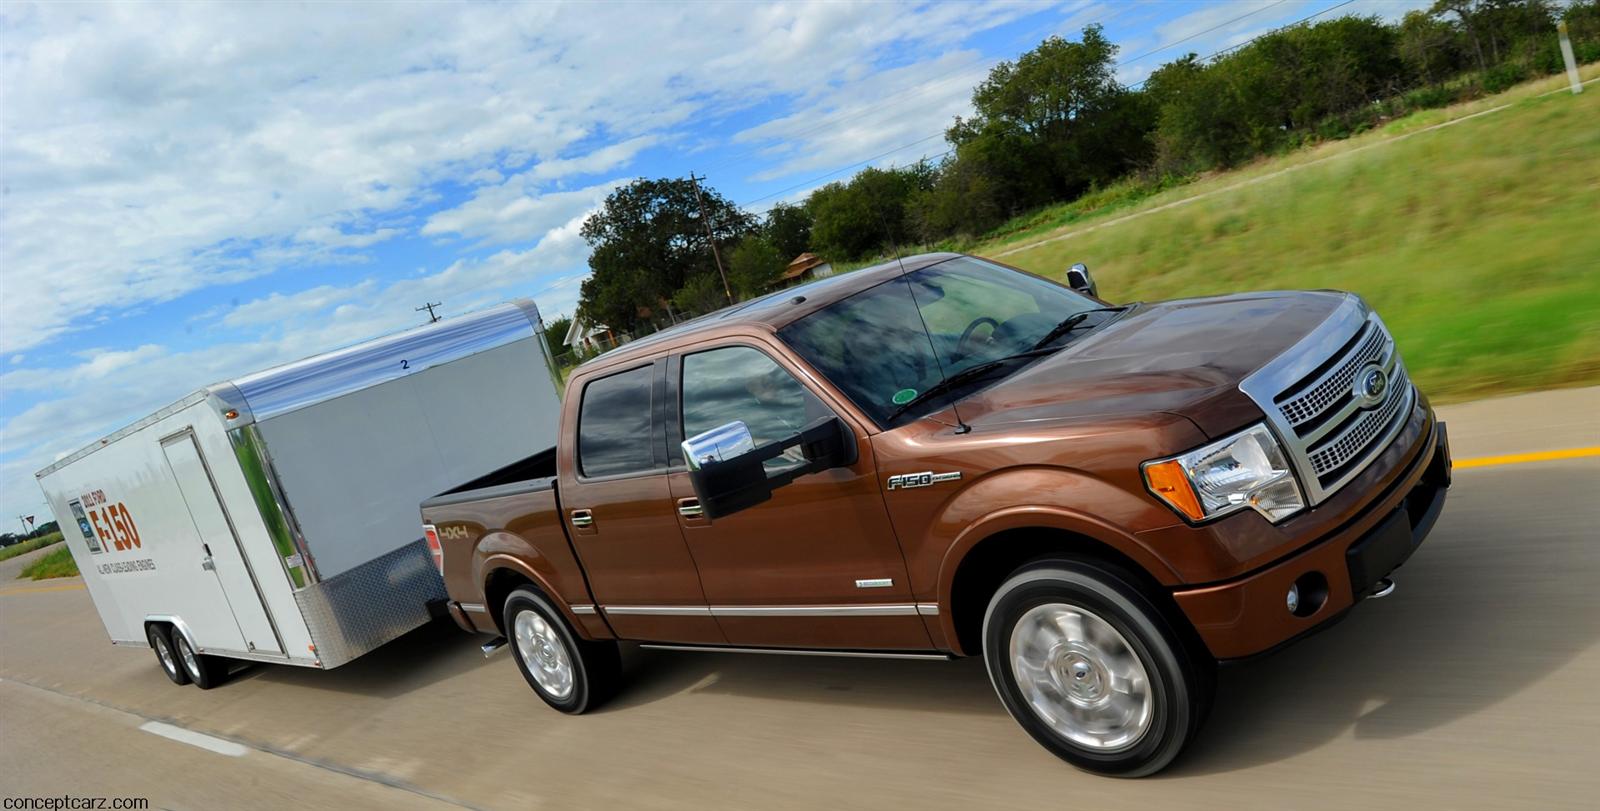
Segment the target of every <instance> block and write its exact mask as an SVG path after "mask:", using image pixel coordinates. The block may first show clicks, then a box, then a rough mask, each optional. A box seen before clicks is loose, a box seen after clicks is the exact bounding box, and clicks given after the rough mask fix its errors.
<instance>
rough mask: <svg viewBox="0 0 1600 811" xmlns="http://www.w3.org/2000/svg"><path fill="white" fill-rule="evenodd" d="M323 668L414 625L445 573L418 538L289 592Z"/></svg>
mask: <svg viewBox="0 0 1600 811" xmlns="http://www.w3.org/2000/svg"><path fill="white" fill-rule="evenodd" d="M294 599H295V602H297V603H299V604H300V613H301V614H302V615H304V616H305V621H306V627H307V628H309V629H310V631H311V639H312V641H313V642H314V643H316V646H317V656H318V658H319V659H321V660H322V666H323V667H324V668H335V667H338V666H339V665H342V664H344V663H346V662H348V661H350V660H351V659H354V658H356V657H357V656H360V655H361V654H363V653H366V652H367V651H370V650H372V649H373V648H376V647H378V646H379V645H382V644H383V643H385V642H388V641H390V640H392V639H395V638H396V637H399V636H400V635H401V634H404V633H406V632H407V631H410V630H412V629H414V628H418V627H420V626H422V625H423V624H424V623H426V622H427V621H428V620H429V619H430V614H429V613H428V603H429V602H431V601H434V600H443V599H445V589H444V579H443V578H441V577H439V572H438V570H436V569H434V568H433V559H432V557H431V556H430V555H429V554H428V547H427V546H426V545H425V544H424V543H423V541H422V540H421V539H418V540H417V542H416V543H411V544H406V545H405V546H402V547H400V548H399V549H396V550H394V551H393V552H390V553H388V554H386V555H383V556H381V557H377V558H374V559H372V560H370V561H368V562H366V563H364V564H362V565H360V566H357V567H356V568H354V569H351V570H350V571H347V572H344V573H342V574H340V575H338V576H336V577H332V578H329V579H327V580H324V581H322V582H320V583H315V584H313V585H310V586H307V587H305V588H303V589H301V590H299V591H297V592H295V594H294Z"/></svg>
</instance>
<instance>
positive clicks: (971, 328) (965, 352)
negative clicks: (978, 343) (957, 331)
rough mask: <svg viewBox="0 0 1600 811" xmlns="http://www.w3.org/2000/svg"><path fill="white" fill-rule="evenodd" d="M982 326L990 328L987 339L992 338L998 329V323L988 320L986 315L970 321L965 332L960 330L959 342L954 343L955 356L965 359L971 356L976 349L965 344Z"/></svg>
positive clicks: (991, 319)
mask: <svg viewBox="0 0 1600 811" xmlns="http://www.w3.org/2000/svg"><path fill="white" fill-rule="evenodd" d="M984 324H988V325H989V327H990V329H989V337H990V338H993V337H994V333H995V331H996V330H998V329H1000V322H999V321H996V320H994V319H993V318H990V317H989V316H987V315H983V316H979V317H977V318H974V319H972V323H971V324H968V325H967V328H966V329H965V330H962V332H961V338H960V340H957V341H956V354H957V355H960V356H961V357H963V358H965V357H967V356H969V355H971V354H972V353H973V351H974V350H976V349H977V347H971V348H968V346H967V342H968V341H970V340H972V333H973V332H975V331H977V329H978V327H981V326H983V325H984Z"/></svg>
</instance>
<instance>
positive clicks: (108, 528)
mask: <svg viewBox="0 0 1600 811" xmlns="http://www.w3.org/2000/svg"><path fill="white" fill-rule="evenodd" d="M73 503H74V504H80V503H81V504H82V506H83V508H85V509H87V510H88V513H89V521H88V523H89V524H90V525H91V526H93V527H94V534H95V535H96V536H98V537H99V539H100V543H101V545H102V546H104V547H105V548H106V549H108V550H109V549H115V550H116V551H118V552H122V551H126V550H129V549H139V548H141V547H143V546H144V544H143V543H141V542H140V540H139V528H138V527H137V526H136V525H134V523H133V515H132V514H130V513H129V512H128V508H127V507H126V506H124V505H123V503H122V502H120V501H118V502H116V503H115V504H106V492H105V491H104V490H95V491H93V492H89V493H84V494H83V498H82V499H81V500H80V501H78V502H73ZM100 505H106V506H104V507H102V506H100ZM97 508H98V509H97ZM83 523H84V522H83V518H82V517H81V516H79V519H78V528H79V529H80V530H82V529H83ZM84 538H85V540H87V539H88V534H87V533H85V535H84Z"/></svg>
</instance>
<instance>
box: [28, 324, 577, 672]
mask: <svg viewBox="0 0 1600 811" xmlns="http://www.w3.org/2000/svg"><path fill="white" fill-rule="evenodd" d="M538 320H539V317H538V312H537V310H535V309H534V307H533V302H531V301H518V302H514V303H511V304H505V305H501V306H499V307H496V308H493V309H489V310H484V311H482V312H479V313H474V314H471V315H466V316H462V317H460V318H453V319H448V320H444V321H440V322H438V323H436V324H432V325H430V326H427V327H422V328H419V329H415V330H411V331H409V332H403V333H400V334H397V335H392V336H389V337H386V338H380V339H377V340H374V341H369V342H367V343H364V344H360V345H357V346H353V347H350V348H348V349H342V350H339V351H337V352H330V353H327V354H324V355H318V356H316V357H311V358H306V359H305V360H301V361H297V362H295V363H291V364H288V365H285V366H280V367H277V368H274V369H268V370H267V371H264V372H259V373H256V374H252V375H246V376H245V377H241V378H238V379H235V380H231V381H228V382H225V383H218V384H216V385H214V386H210V387H208V388H206V389H202V390H200V391H197V392H195V393H193V394H191V395H189V396H188V397H185V398H184V399H182V400H179V401H178V402H176V403H173V404H172V405H170V406H168V407H166V408H163V409H161V410H160V411H157V412H155V413H154V414H151V415H150V416H148V417H145V418H144V419H142V420H139V421H138V422H136V423H134V424H132V425H130V426H128V427H127V428H124V429H122V430H120V431H118V432H116V433H114V434H112V435H110V436H108V437H106V438H105V439H102V440H100V441H98V442H96V443H94V444H92V445H90V446H88V447H86V448H84V449H82V450H80V451H78V452H77V453H74V454H72V455H70V456H68V457H66V458H64V459H62V460H61V461H59V462H57V463H55V464H53V465H51V466H50V467H48V468H45V469H44V470H42V471H40V472H39V474H38V476H39V484H40V485H41V486H42V487H43V488H44V492H45V497H46V498H48V499H49V501H50V506H51V507H52V508H53V509H54V510H55V513H56V515H57V516H59V517H60V518H61V519H62V521H61V527H62V530H63V532H64V533H65V535H66V541H67V545H68V546H69V547H70V548H71V549H72V555H73V557H74V558H75V559H76V560H77V562H78V568H79V569H80V570H81V571H82V572H83V577H84V582H85V583H86V584H87V585H88V587H89V594H90V596H91V597H93V598H94V604H95V608H96V609H98V611H99V613H100V619H101V621H103V622H104V623H105V626H106V632H107V633H108V634H110V636H111V640H112V642H114V643H116V644H119V645H139V646H143V645H146V644H148V645H149V646H151V647H153V648H154V649H155V651H156V655H157V657H158V659H159V660H160V662H161V666H162V668H163V669H164V670H165V671H166V673H167V676H168V677H169V678H171V679H172V680H173V681H174V682H177V683H178V684H185V683H188V682H190V681H193V682H194V683H196V684H198V685H200V686H201V687H210V686H212V685H213V684H215V683H216V682H217V681H219V680H220V679H221V678H222V677H223V676H225V675H226V672H227V667H228V665H229V663H230V662H231V661H232V660H238V659H248V660H255V661H263V662H278V663H283V664H292V665H304V666H308V667H320V668H331V667H337V666H339V665H341V664H344V663H345V662H348V661H350V660H351V659H354V658H355V657H357V656H360V655H361V654H363V653H365V652H367V651H369V650H372V649H373V648H376V647H377V646H379V645H381V644H383V643H384V642H387V641H389V640H391V639H394V638H395V637H397V636H399V635H401V634H403V633H405V632H406V631H409V630H411V629H413V628H416V627H417V626H419V625H421V624H422V623H424V622H427V621H428V618H429V604H430V603H434V604H435V605H437V604H439V603H441V602H442V600H443V599H444V596H445V595H444V584H443V583H441V582H440V581H439V576H438V573H437V572H435V571H434V569H433V567H432V566H430V565H429V563H428V551H427V549H426V547H425V546H424V545H423V543H422V539H421V537H420V533H419V532H418V530H417V525H416V520H415V517H414V516H415V514H416V513H415V512H414V511H415V510H416V502H417V501H418V500H420V499H421V498H423V497H425V496H426V495H428V494H429V493H432V492H437V491H438V489H439V488H440V487H444V486H447V485H448V484H449V483H451V482H454V481H460V480H461V478H462V477H464V476H466V475H468V474H467V471H470V470H473V469H475V468H477V469H481V468H483V467H495V466H499V465H503V464H505V463H507V462H509V461H512V460H513V459H516V458H518V457H520V456H522V455H525V454H526V453H527V452H528V450H530V449H532V448H537V447H540V446H541V445H543V444H547V443H549V442H551V441H553V440H554V434H553V432H552V431H553V427H554V420H555V417H554V414H555V411H556V409H557V408H558V406H559V403H558V401H557V396H556V387H555V378H554V377H553V375H551V374H549V373H547V370H548V369H549V368H550V367H549V362H548V352H547V350H546V348H545V347H544V345H543V342H542V333H540V331H539V330H538V329H537V327H536V325H537V323H538Z"/></svg>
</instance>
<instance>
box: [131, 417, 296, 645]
mask: <svg viewBox="0 0 1600 811" xmlns="http://www.w3.org/2000/svg"><path fill="white" fill-rule="evenodd" d="M161 451H162V453H164V454H165V455H166V457H167V465H168V466H170V467H171V468H172V477H173V480H174V481H176V482H177V483H178V489H179V490H180V491H181V492H182V493H183V500H184V503H185V504H186V505H187V506H188V508H189V517H190V518H192V519H193V521H194V528H195V533H196V535H197V536H198V539H199V543H200V553H201V554H200V556H199V557H198V558H197V559H196V560H195V561H194V563H193V565H194V566H196V567H197V568H201V569H208V570H210V571H211V573H212V575H213V576H215V577H216V579H217V581H218V583H219V584H220V585H221V586H222V591H223V595H224V596H225V597H226V599H227V604H228V605H227V607H228V609H229V611H230V613H231V615H232V616H231V618H232V620H233V621H234V622H235V623H236V624H237V625H238V631H239V632H240V633H242V634H243V635H244V641H245V645H246V648H245V650H246V651H250V652H256V653H282V652H283V642H282V641H281V640H280V639H279V637H278V631H277V628H276V627H274V625H273V623H272V617H271V616H270V615H269V614H268V613H267V609H266V600H264V599H263V598H262V595H261V591H260V588H259V586H258V585H257V584H256V579H255V574H254V572H253V571H251V569H250V564H249V563H248V562H246V560H245V557H244V550H243V549H241V548H240V546H239V537H238V534H237V533H235V532H234V529H233V523H232V522H231V521H230V519H229V518H228V512H227V509H226V508H224V507H223V505H222V499H221V498H220V497H219V496H218V495H217V488H216V484H215V482H214V481H213V480H212V476H211V470H210V468H209V467H208V466H207V465H206V460H205V457H203V456H201V455H200V447H199V445H198V444H196V442H195V437H194V431H193V429H186V430H184V431H181V432H179V433H177V434H174V435H172V436H169V437H167V438H166V439H163V440H162V441H161ZM184 620H185V621H186V622H189V623H191V624H197V623H200V622H215V621H222V620H208V619H203V618H200V617H193V618H191V617H185V618H184Z"/></svg>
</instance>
